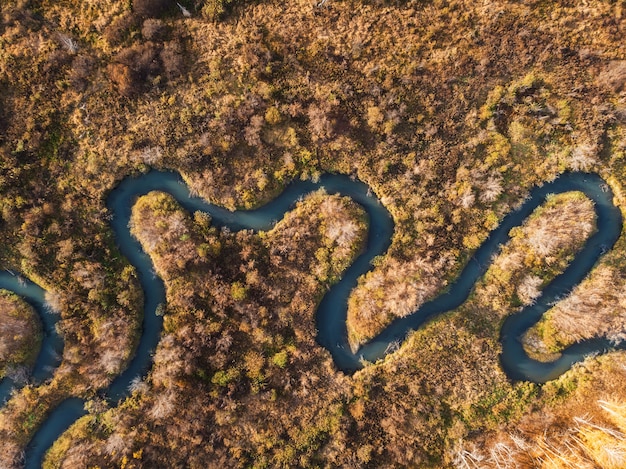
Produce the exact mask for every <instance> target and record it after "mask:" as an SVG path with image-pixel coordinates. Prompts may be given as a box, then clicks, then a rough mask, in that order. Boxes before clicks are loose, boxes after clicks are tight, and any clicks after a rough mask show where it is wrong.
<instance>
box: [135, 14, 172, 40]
mask: <svg viewBox="0 0 626 469" xmlns="http://www.w3.org/2000/svg"><path fill="white" fill-rule="evenodd" d="M168 34H169V28H168V26H167V25H166V24H165V23H164V22H163V21H162V20H160V19H155V18H148V19H147V20H146V21H144V22H143V26H142V27H141V35H142V36H143V37H144V39H145V40H146V41H153V42H158V41H163V40H165V38H166V37H167V35H168Z"/></svg>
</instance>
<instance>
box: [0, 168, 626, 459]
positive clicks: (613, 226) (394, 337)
mask: <svg viewBox="0 0 626 469" xmlns="http://www.w3.org/2000/svg"><path fill="white" fill-rule="evenodd" d="M322 187H323V188H324V189H325V190H326V191H327V192H328V193H329V194H340V195H344V196H348V197H350V198H352V199H353V200H354V201H355V202H356V203H358V204H360V205H361V206H362V207H363V208H364V210H365V211H366V212H367V214H368V216H369V220H370V226H369V235H368V239H367V246H366V249H365V251H364V252H363V253H362V254H361V255H360V256H359V257H358V258H357V259H356V260H355V261H354V262H353V263H352V265H351V266H350V267H349V268H348V269H347V271H346V272H345V273H344V275H343V277H342V278H341V280H340V281H339V282H338V283H337V284H335V285H333V286H332V287H331V288H330V289H329V291H328V292H327V293H326V295H325V296H324V297H323V299H322V301H321V303H320V304H319V306H318V309H317V313H316V325H317V329H318V336H317V341H318V343H319V344H320V345H322V346H324V347H325V348H326V349H328V350H329V352H330V353H331V355H332V357H333V360H334V361H335V364H336V365H337V367H338V368H339V369H341V370H343V371H344V372H346V373H353V372H355V371H357V370H358V369H360V368H362V367H363V366H364V365H363V364H364V363H366V362H375V361H377V360H379V359H381V358H383V357H384V356H385V355H386V353H387V352H388V350H389V349H390V347H389V344H392V343H402V342H403V341H404V340H405V339H406V337H407V335H408V334H409V333H410V332H411V331H412V330H416V329H417V328H419V327H420V326H421V325H423V324H424V323H425V322H426V321H428V320H429V319H431V318H434V317H436V316H438V315H440V314H443V313H445V312H447V311H450V310H453V309H455V308H457V307H459V306H460V305H462V304H463V303H464V302H465V301H466V299H467V298H468V296H469V295H470V293H471V291H472V288H473V287H474V285H475V283H476V281H477V280H478V279H479V278H480V277H481V276H482V275H483V274H484V273H485V271H486V270H487V268H488V267H489V264H490V262H491V259H492V257H493V256H494V254H496V253H497V252H498V249H499V246H500V245H501V244H503V243H506V241H507V240H508V239H509V231H510V230H511V228H513V227H515V226H519V225H521V224H522V223H523V221H524V220H525V219H526V218H527V217H528V216H529V215H530V214H531V213H532V211H533V210H534V209H535V208H536V207H538V206H539V205H541V204H542V203H544V202H545V199H546V196H547V195H548V194H556V193H561V192H567V191H581V192H583V193H584V194H586V195H587V197H589V198H590V199H591V200H592V201H593V202H594V207H595V211H596V215H597V228H598V229H597V232H596V233H595V234H593V235H592V236H590V237H589V239H588V240H587V241H586V243H585V245H584V247H583V248H582V250H581V251H580V252H579V253H578V254H577V256H576V258H575V259H574V260H573V261H572V262H571V263H570V264H569V266H568V267H567V269H566V270H565V271H564V272H563V273H562V274H560V275H559V276H557V277H556V278H555V279H554V280H553V281H552V282H551V283H550V284H549V285H548V286H547V287H546V288H544V290H543V292H542V295H541V296H540V297H539V298H538V300H537V302H536V303H535V304H534V305H532V306H529V307H527V308H524V309H523V310H522V311H520V312H518V313H515V314H513V315H511V316H509V317H508V318H507V319H506V320H505V321H504V324H503V326H502V330H501V341H502V355H501V363H502V366H503V369H504V370H505V372H506V373H507V375H508V376H509V377H510V378H511V379H514V380H528V381H533V382H538V383H542V382H545V381H548V380H551V379H554V378H556V377H558V376H559V375H561V374H562V373H564V372H565V371H567V370H568V369H569V368H570V367H571V366H572V364H573V363H575V362H577V361H580V360H582V359H583V358H584V357H585V356H586V355H587V354H589V353H602V352H605V351H607V350H609V349H611V344H609V343H608V342H607V341H605V340H589V341H584V342H581V343H578V344H575V345H573V346H571V347H568V348H567V349H565V350H564V351H563V353H562V354H561V356H560V358H559V359H557V360H555V361H553V362H550V363H541V362H537V361H534V360H532V359H530V358H529V357H528V356H527V355H526V353H525V352H524V350H523V347H522V344H521V341H520V337H521V336H522V335H523V333H524V332H525V331H526V330H527V329H528V328H529V327H531V326H532V325H533V324H535V323H536V322H537V321H538V320H539V319H540V318H541V316H542V315H543V314H544V313H545V312H546V311H547V310H548V309H549V308H550V307H551V305H552V304H553V303H554V302H556V301H558V299H559V298H562V297H564V296H565V295H567V294H568V292H569V291H571V290H572V289H573V288H574V287H575V286H576V285H578V284H579V283H580V282H581V281H582V280H583V279H584V278H585V276H586V275H587V274H588V273H589V272H590V271H591V269H592V268H593V266H594V265H595V263H596V262H597V260H598V259H599V258H600V257H601V256H602V254H604V253H605V252H607V251H608V250H610V249H611V248H612V247H613V245H614V244H615V242H616V241H617V239H618V238H619V236H620V234H621V230H622V216H621V212H620V211H619V209H618V208H617V207H615V205H614V204H613V194H612V192H611V191H610V189H609V187H608V185H607V184H606V183H605V182H604V181H603V180H602V178H600V177H599V176H598V175H595V174H583V173H565V174H563V175H561V176H560V177H559V178H557V179H556V180H555V181H553V182H550V183H547V184H544V185H542V186H539V187H536V188H534V189H533V190H532V191H531V192H530V195H529V197H528V199H527V200H526V201H525V202H524V203H523V205H522V206H521V207H520V208H518V209H516V210H514V211H512V212H511V213H509V214H508V215H507V216H506V217H504V219H503V220H502V222H501V223H500V225H499V226H498V227H497V228H496V229H495V230H493V231H492V232H491V233H490V234H489V237H488V238H487V239H486V240H485V241H484V243H483V244H482V245H481V246H480V247H479V248H478V250H476V252H475V253H474V255H473V256H472V258H471V260H470V261H469V262H468V263H467V265H466V266H465V267H464V268H463V270H462V272H461V273H460V275H459V276H458V277H457V279H456V280H455V281H454V282H453V283H452V284H451V285H450V286H449V287H448V288H447V289H446V291H445V292H444V293H442V294H440V295H439V296H438V297H437V298H435V299H433V300H431V301H429V302H427V303H425V304H423V305H422V306H421V307H420V308H419V309H418V310H417V311H415V312H413V313H412V314H410V315H409V316H406V317H404V318H401V319H397V320H395V321H393V322H392V323H391V324H390V325H389V326H388V327H386V328H385V329H384V330H383V331H382V332H381V333H380V334H379V335H378V336H377V337H375V338H374V339H372V340H371V341H369V342H368V343H366V344H365V345H363V346H362V347H361V348H360V349H359V350H358V351H357V352H356V353H352V351H351V350H350V347H349V345H348V340H347V329H346V316H347V301H348V296H349V295H350V292H351V291H352V290H353V289H354V287H355V286H356V285H357V280H358V278H359V277H360V276H361V275H364V274H365V273H367V272H368V271H370V270H371V269H372V260H373V259H374V258H375V257H376V256H380V255H383V254H385V252H386V251H387V248H388V247H389V245H390V244H391V238H392V235H393V231H394V224H393V220H392V218H391V216H390V214H389V212H388V211H387V210H386V208H385V207H384V206H383V205H382V204H380V202H379V201H378V199H376V198H375V197H374V196H372V194H371V191H370V190H369V188H368V186H366V185H365V184H363V183H362V182H359V181H355V180H353V179H351V178H349V177H347V176H343V175H331V174H326V175H323V176H322V177H321V178H320V180H319V181H318V182H311V181H296V182H293V183H291V184H290V185H288V186H287V187H286V188H285V190H284V191H283V192H282V193H281V194H280V195H279V196H278V197H277V198H276V199H274V200H272V201H271V202H269V203H268V204H266V205H264V206H263V207H261V208H259V209H256V210H251V211H236V212H230V211H228V210H226V209H224V208H222V207H219V206H216V205H213V204H209V203H207V202H206V201H204V200H203V199H201V198H198V197H195V196H193V195H191V193H190V191H189V189H188V187H187V185H186V184H185V183H184V182H183V180H182V179H181V177H180V175H179V174H178V173H174V172H166V171H156V170H152V171H150V172H148V173H145V174H143V175H141V176H138V177H128V178H126V179H124V180H123V181H122V182H121V183H120V184H119V185H118V186H117V187H116V188H115V189H113V190H112V191H111V193H110V194H109V196H108V198H107V208H108V209H109V211H110V212H111V215H112V218H111V227H112V229H113V231H114V234H115V237H116V242H117V244H118V247H119V249H120V251H121V253H122V254H123V255H124V256H126V258H127V259H128V261H129V262H130V263H131V264H132V265H133V266H134V267H135V268H136V269H137V273H138V278H139V281H140V284H141V288H142V289H143V291H144V311H143V324H142V326H143V331H142V335H141V339H140V342H139V345H138V347H137V351H136V353H135V356H134V357H133V359H132V360H131V362H130V363H129V365H128V367H127V368H126V370H125V371H124V372H123V373H121V374H120V375H119V376H118V377H117V378H116V379H115V380H114V381H113V383H112V384H111V385H110V386H109V387H108V388H107V389H106V390H105V391H104V396H105V397H106V399H107V400H108V401H109V402H110V403H111V405H116V404H117V403H118V402H119V401H120V400H121V399H123V398H124V397H125V396H127V395H128V387H129V385H130V382H131V380H132V379H133V378H135V377H137V376H141V377H143V376H145V375H146V374H147V372H148V370H149V368H150V366H151V356H152V354H153V352H154V350H155V349H156V346H157V344H158V341H159V338H160V332H161V326H162V319H161V317H160V316H158V315H157V314H156V310H157V307H158V306H159V305H160V304H162V303H165V301H166V298H165V288H164V285H163V282H162V280H161V279H160V278H159V277H156V276H154V275H153V272H154V269H153V265H152V262H151V260H150V258H149V257H148V256H147V254H146V253H144V252H143V250H142V249H141V246H140V244H139V242H138V241H137V240H136V239H134V238H133V237H132V236H131V234H130V230H129V228H128V224H129V220H130V215H131V209H132V206H133V204H134V202H135V201H136V199H137V198H138V197H140V196H142V195H145V194H147V193H148V192H151V191H163V192H167V193H169V194H170V195H172V196H173V197H174V198H175V199H176V200H177V201H178V203H180V205H181V206H183V207H184V208H185V209H186V210H188V211H190V212H195V211H203V212H207V213H209V214H210V215H211V218H212V220H213V224H214V225H215V226H218V227H222V226H224V227H228V228H229V229H230V230H231V231H238V230H242V229H252V230H255V231H264V230H269V229H271V228H272V227H273V226H274V225H275V224H276V221H277V220H280V219H282V218H283V216H284V215H285V213H286V212H287V211H289V210H290V209H291V208H292V207H293V206H294V205H295V203H296V202H297V201H298V200H299V199H300V198H301V197H303V196H305V195H306V194H308V193H310V192H312V191H314V190H316V189H319V188H322ZM0 288H5V289H7V290H11V291H14V292H15V293H17V294H18V295H21V296H22V297H24V298H25V299H26V301H28V302H29V303H30V304H32V305H33V306H34V307H35V309H36V310H37V312H38V313H39V315H40V316H41V317H42V319H43V323H44V341H43V346H42V351H41V353H40V357H39V358H38V360H37V363H36V365H35V368H34V371H33V377H34V379H35V380H36V381H41V380H43V379H47V378H49V377H50V376H51V375H52V373H53V368H54V366H56V365H58V362H59V353H60V350H61V347H62V341H61V339H60V338H59V337H58V335H57V334H56V333H55V332H54V318H53V317H52V316H51V315H50V314H47V313H46V312H45V307H44V301H43V295H44V292H43V290H41V288H39V287H37V286H36V285H35V284H33V283H32V282H29V281H25V283H23V282H20V281H18V280H17V277H15V276H14V275H12V274H10V273H3V274H1V275H0ZM6 381H7V380H5V382H6ZM5 382H3V383H2V386H3V388H0V392H4V393H5V395H4V398H3V399H5V398H6V393H8V391H7V390H8V389H9V388H10V387H11V386H12V383H9V384H6V383H5ZM0 397H2V394H0ZM83 406H84V401H83V400H82V399H78V398H70V399H67V400H65V401H64V402H63V403H61V405H59V406H58V407H57V408H56V409H55V410H54V411H53V412H51V414H50V415H49V417H48V418H47V419H46V421H45V422H44V423H43V424H42V425H41V427H40V428H39V429H38V431H37V432H36V433H35V435H34V437H33V439H32V440H31V442H30V443H29V445H28V448H27V451H26V458H25V466H26V467H27V468H29V469H30V468H39V467H41V464H42V460H43V456H44V455H45V452H46V451H47V449H48V448H49V447H50V446H51V445H52V443H53V442H54V441H55V440H56V439H57V438H58V437H59V436H60V435H61V433H63V432H64V431H65V430H66V429H67V428H68V427H69V426H70V425H71V424H72V423H73V422H74V421H76V419H78V418H79V417H80V416H81V415H84V414H85V410H84V408H83Z"/></svg>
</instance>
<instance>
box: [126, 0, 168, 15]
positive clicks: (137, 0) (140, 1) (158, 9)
mask: <svg viewBox="0 0 626 469" xmlns="http://www.w3.org/2000/svg"><path fill="white" fill-rule="evenodd" d="M172 3H173V2H170V1H168V0H133V12H134V13H135V14H136V15H137V16H140V17H142V18H158V17H160V16H162V15H163V14H164V13H165V12H167V10H169V9H170V8H171V7H172Z"/></svg>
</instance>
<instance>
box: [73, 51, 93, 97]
mask: <svg viewBox="0 0 626 469" xmlns="http://www.w3.org/2000/svg"><path fill="white" fill-rule="evenodd" d="M94 65H95V61H94V59H93V58H92V57H89V56H87V55H78V56H76V57H75V58H74V60H73V61H72V67H71V69H70V74H69V79H70V83H71V84H72V86H73V87H74V88H75V89H76V90H77V91H84V90H85V88H86V87H87V84H88V83H89V81H88V78H89V76H90V75H91V73H92V72H93V69H94Z"/></svg>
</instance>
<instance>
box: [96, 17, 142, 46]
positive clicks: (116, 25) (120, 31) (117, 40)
mask: <svg viewBox="0 0 626 469" xmlns="http://www.w3.org/2000/svg"><path fill="white" fill-rule="evenodd" d="M137 23H138V20H137V18H136V17H135V16H133V15H131V14H130V13H126V14H124V15H122V16H120V17H118V18H116V19H115V20H114V21H112V22H111V24H110V25H108V26H107V27H106V29H105V30H104V38H105V39H106V40H107V42H108V43H109V45H111V46H118V45H120V44H122V43H123V42H124V41H126V40H127V39H128V37H129V35H130V31H131V29H133V28H134V27H136V26H137Z"/></svg>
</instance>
